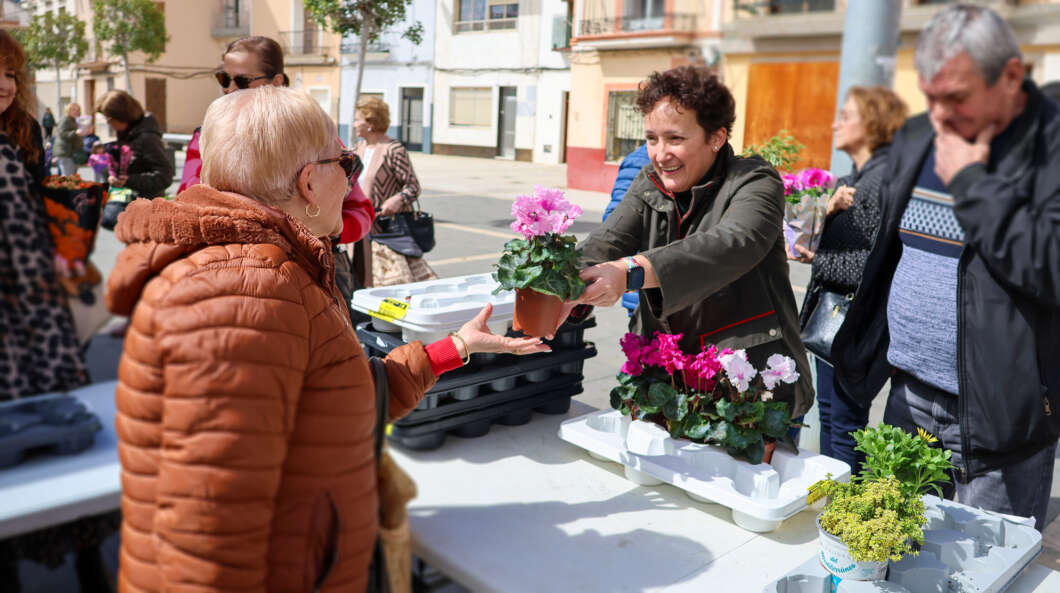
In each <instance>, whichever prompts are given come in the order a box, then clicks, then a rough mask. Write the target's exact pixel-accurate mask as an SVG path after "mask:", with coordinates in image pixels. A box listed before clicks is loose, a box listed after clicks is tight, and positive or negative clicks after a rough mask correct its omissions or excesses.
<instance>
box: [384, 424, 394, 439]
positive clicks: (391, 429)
mask: <svg viewBox="0 0 1060 593" xmlns="http://www.w3.org/2000/svg"><path fill="white" fill-rule="evenodd" d="M393 433H394V425H393V424H387V425H386V436H390V435H392V434H393Z"/></svg>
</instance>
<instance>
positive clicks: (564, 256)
mask: <svg viewBox="0 0 1060 593" xmlns="http://www.w3.org/2000/svg"><path fill="white" fill-rule="evenodd" d="M581 213H582V209H581V208H580V207H578V206H577V205H575V204H571V203H570V202H569V201H567V199H566V197H564V195H563V192H562V191H561V190H558V189H548V188H545V187H542V186H540V185H538V186H537V187H535V188H534V193H533V194H532V195H528V196H518V197H516V199H515V203H514V204H513V205H512V216H514V217H515V221H514V222H513V223H512V224H511V228H512V230H513V231H515V232H517V233H519V234H520V235H522V236H523V238H521V239H512V240H511V241H508V242H507V243H505V244H504V255H502V256H501V259H500V261H498V262H497V264H496V268H497V271H495V272H494V273H493V278H494V279H495V280H496V281H497V282H498V283H500V287H498V289H497V291H500V290H514V291H515V319H514V320H513V322H512V327H513V328H514V329H516V330H519V331H522V332H523V333H524V334H526V335H528V336H535V337H541V336H547V335H549V334H551V333H552V331H553V330H554V329H555V326H556V323H557V322H558V321H559V315H560V311H561V310H562V308H563V301H569V300H573V299H576V298H578V297H579V296H581V294H582V291H584V290H585V282H583V281H582V279H581V277H580V276H579V275H578V250H577V248H576V247H575V243H576V240H575V238H574V236H573V235H565V234H563V233H564V232H565V231H566V230H567V229H568V228H569V227H570V225H571V224H573V223H574V219H575V218H577V217H578V216H580V215H581Z"/></svg>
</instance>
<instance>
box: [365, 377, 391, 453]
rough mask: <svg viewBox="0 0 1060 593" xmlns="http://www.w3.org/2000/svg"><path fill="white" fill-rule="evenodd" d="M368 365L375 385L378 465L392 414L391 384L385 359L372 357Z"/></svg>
mask: <svg viewBox="0 0 1060 593" xmlns="http://www.w3.org/2000/svg"><path fill="white" fill-rule="evenodd" d="M368 364H370V365H371V366H372V379H373V380H374V383H375V433H374V437H375V462H376V464H377V465H378V464H379V459H380V457H381V455H382V454H383V441H384V440H386V424H387V418H388V417H389V413H390V384H389V382H388V379H387V376H386V364H385V363H384V362H383V359H381V358H379V357H376V356H371V357H369V358H368Z"/></svg>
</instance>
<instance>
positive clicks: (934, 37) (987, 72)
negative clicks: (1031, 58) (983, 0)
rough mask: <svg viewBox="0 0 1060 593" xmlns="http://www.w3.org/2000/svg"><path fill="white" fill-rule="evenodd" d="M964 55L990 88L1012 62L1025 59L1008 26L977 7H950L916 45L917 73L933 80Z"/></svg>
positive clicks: (991, 11) (938, 17) (921, 35)
mask: <svg viewBox="0 0 1060 593" xmlns="http://www.w3.org/2000/svg"><path fill="white" fill-rule="evenodd" d="M961 52H968V56H969V57H970V58H971V59H972V62H974V63H975V65H976V67H977V68H979V73H980V74H982V75H983V78H984V79H986V82H987V84H988V85H990V86H992V85H993V84H994V83H995V82H997V81H998V79H999V78H1001V72H1002V70H1004V68H1005V64H1006V63H1008V61H1009V60H1011V59H1012V58H1020V59H1021V60H1022V59H1023V54H1021V53H1020V46H1019V44H1018V43H1016V36H1015V35H1014V34H1013V33H1012V28H1011V27H1009V26H1008V23H1006V22H1005V21H1004V20H1002V19H1001V17H1000V16H999V15H998V14H997V13H996V12H994V11H993V10H991V9H990V8H987V7H986V6H978V5H975V4H951V5H950V6H947V7H946V8H944V9H942V10H940V11H939V12H937V13H936V14H935V16H933V17H931V20H930V21H929V22H928V24H927V27H925V28H924V30H923V31H922V32H921V33H920V38H919V39H917V42H916V57H915V60H916V70H917V73H918V74H920V76H921V77H923V78H924V79H926V80H931V79H932V78H935V76H936V75H937V74H938V73H939V70H941V69H942V66H943V65H945V64H946V62H948V61H950V60H951V59H952V58H953V57H954V56H956V55H957V54H959V53H961Z"/></svg>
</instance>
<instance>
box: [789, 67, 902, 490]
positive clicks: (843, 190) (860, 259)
mask: <svg viewBox="0 0 1060 593" xmlns="http://www.w3.org/2000/svg"><path fill="white" fill-rule="evenodd" d="M905 116H906V107H905V104H904V103H902V100H901V99H899V98H898V96H897V95H896V94H894V92H893V91H891V90H890V89H887V88H884V87H872V88H868V87H857V86H855V87H851V88H850V91H849V92H848V93H847V99H846V102H845V103H844V104H843V108H842V109H841V110H840V111H839V116H838V117H837V118H836V121H835V123H833V124H832V130H833V132H834V134H835V144H836V148H838V149H840V150H842V151H844V152H846V153H847V154H849V155H850V158H851V159H852V160H853V161H854V170H853V171H852V172H851V173H850V174H849V175H847V176H846V177H842V178H840V179H839V182H838V183H837V189H836V190H835V193H833V194H832V197H831V198H830V199H829V200H828V207H827V219H826V222H825V226H824V231H823V235H822V236H821V242H820V244H819V245H818V247H817V251H816V252H810V251H806V250H805V249H802V248H799V249H800V253H799V254H798V255H797V256H795V255H791V254H789V256H790V257H792V258H793V259H797V260H799V261H802V262H805V263H810V262H812V264H813V270H812V275H811V277H810V286H809V288H808V289H807V291H806V299H805V301H804V302H803V305H802V314H801V317H802V318H801V321H802V325H803V326H804V327H805V325H806V322H807V320H808V319H809V317H810V314H811V313H812V312H813V310H814V308H815V307H816V306H817V303H818V301H819V299H820V296H821V293H822V292H823V291H831V292H835V293H838V294H841V295H847V294H850V295H853V294H854V292H855V291H856V290H857V288H858V284H859V283H860V282H861V271H862V269H863V268H864V267H865V259H866V258H867V257H868V255H869V251H870V250H871V248H872V242H873V240H874V239H875V237H876V231H877V229H878V228H879V226H880V212H881V208H880V186H881V185H882V183H883V175H884V169H885V165H886V163H887V151H888V149H889V147H890V144H891V139H892V138H893V137H894V133H895V132H896V131H897V130H898V128H899V127H901V125H902V123H903V122H904V121H905ZM816 358H817V404H818V407H819V410H820V414H821V420H820V421H821V453H822V454H824V455H827V456H829V457H834V458H836V459H839V460H841V461H845V462H846V463H848V464H849V465H850V467H851V471H852V472H853V473H857V472H859V471H860V470H861V467H860V466H861V464H862V463H863V462H864V460H865V455H864V454H863V453H861V452H858V451H854V445H855V442H854V437H852V436H851V435H850V433H851V432H853V431H856V430H859V429H862V428H864V427H865V425H866V424H867V423H868V420H869V410H868V409H867V408H862V407H860V406H858V405H857V404H855V403H854V402H852V401H851V400H850V398H848V397H847V396H846V395H845V394H843V393H842V391H841V390H840V389H839V386H838V385H837V384H836V383H835V381H834V377H833V371H832V365H831V363H830V361H828V360H824V359H822V358H821V357H816Z"/></svg>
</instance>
